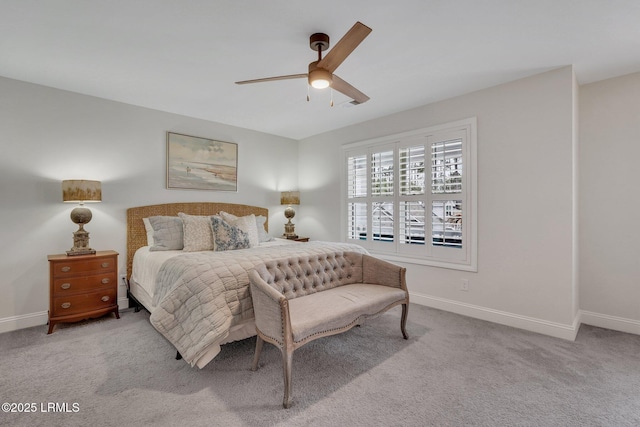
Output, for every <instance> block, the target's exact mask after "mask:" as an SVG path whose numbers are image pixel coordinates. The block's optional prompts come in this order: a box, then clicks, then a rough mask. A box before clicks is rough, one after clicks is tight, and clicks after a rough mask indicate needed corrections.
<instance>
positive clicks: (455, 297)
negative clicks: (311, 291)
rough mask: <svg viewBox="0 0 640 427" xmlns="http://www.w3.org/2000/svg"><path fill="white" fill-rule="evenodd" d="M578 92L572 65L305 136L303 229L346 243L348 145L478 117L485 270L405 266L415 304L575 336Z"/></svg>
mask: <svg viewBox="0 0 640 427" xmlns="http://www.w3.org/2000/svg"><path fill="white" fill-rule="evenodd" d="M575 90H576V87H575V85H574V74H573V70H572V68H571V67H566V68H562V69H558V70H555V71H551V72H547V73H543V74H540V75H537V76H533V77H530V78H526V79H523V80H518V81H515V82H512V83H508V84H504V85H500V86H497V87H493V88H489V89H486V90H482V91H478V92H475V93H471V94H468V95H465V96H460V97H457V98H453V99H449V100H446V101H443V102H438V103H435V104H432V105H427V106H424V107H420V108H416V109H413V110H409V111H405V112H402V113H398V114H395V115H392V116H388V117H383V118H380V119H378V120H375V121H370V122H366V123H361V124H359V125H355V126H350V127H347V128H343V129H340V130H337V131H334V132H329V133H326V134H322V135H318V136H316V137H312V138H308V139H306V140H304V141H302V142H301V145H300V148H299V152H300V170H299V176H300V191H301V192H302V194H303V195H302V198H303V204H302V205H301V209H300V212H301V213H300V219H299V220H298V222H299V229H301V230H304V232H305V233H308V234H311V235H312V236H313V237H316V238H322V239H327V240H339V239H342V236H341V235H340V233H339V231H338V230H339V226H340V212H339V208H338V207H339V206H340V167H341V163H340V146H341V145H342V144H345V143H350V142H355V141H360V140H366V139H370V138H376V137H380V136H383V135H390V134H395V133H399V132H404V131H409V130H413V129H419V128H422V127H426V126H431V125H437V124H442V123H446V122H451V121H455V120H460V119H464V118H467V117H473V116H475V117H477V120H478V194H477V196H478V224H479V225H478V242H479V243H478V272H477V273H468V272H462V271H456V270H449V269H444V268H435V267H425V266H421V265H416V264H406V266H407V268H408V280H409V290H410V292H411V293H412V298H413V301H414V302H418V303H423V304H426V305H431V306H434V307H439V308H443V309H446V310H451V311H455V312H459V313H462V314H467V315H472V316H475V317H479V318H484V319H487V320H492V321H496V322H500V323H505V324H510V325H513V326H518V327H523V328H526V329H530V330H534V331H539V332H543V333H548V334H551V335H555V336H561V337H565V338H572V337H573V335H574V334H575V331H576V325H575V322H576V309H575V289H574V284H575V277H574V276H575V274H576V268H575V260H574V253H575V251H576V249H577V248H576V245H577V240H576V238H575V234H576V231H577V228H576V227H574V224H575V221H576V219H575V216H574V199H575V197H576V194H575V192H576V189H577V186H576V185H575V177H574V169H573V168H574V151H575V135H574V134H575V129H574V128H575V126H574V120H575V119H574V108H573V105H574V102H575ZM463 278H464V279H468V280H469V292H461V291H460V283H461V279H463Z"/></svg>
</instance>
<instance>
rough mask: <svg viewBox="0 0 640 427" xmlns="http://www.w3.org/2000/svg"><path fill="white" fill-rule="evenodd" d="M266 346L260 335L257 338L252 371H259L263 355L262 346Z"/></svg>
mask: <svg viewBox="0 0 640 427" xmlns="http://www.w3.org/2000/svg"><path fill="white" fill-rule="evenodd" d="M263 344H264V340H263V339H262V338H260V335H257V336H256V352H255V354H254V356H253V365H252V366H251V370H252V371H255V370H257V369H258V361H259V360H260V354H261V353H262V345H263Z"/></svg>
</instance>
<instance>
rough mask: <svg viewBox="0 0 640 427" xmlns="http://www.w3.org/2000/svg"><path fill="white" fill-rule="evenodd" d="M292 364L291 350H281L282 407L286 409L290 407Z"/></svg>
mask: <svg viewBox="0 0 640 427" xmlns="http://www.w3.org/2000/svg"><path fill="white" fill-rule="evenodd" d="M292 362H293V350H291V351H287V350H285V349H284V348H283V349H282V367H283V371H284V399H283V400H282V406H283V407H284V408H285V409H286V408H289V407H290V406H291V365H292Z"/></svg>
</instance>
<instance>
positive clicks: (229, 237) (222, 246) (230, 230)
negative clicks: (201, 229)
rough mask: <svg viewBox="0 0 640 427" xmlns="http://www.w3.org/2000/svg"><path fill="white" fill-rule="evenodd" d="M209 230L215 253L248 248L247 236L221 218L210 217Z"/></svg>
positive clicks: (216, 216)
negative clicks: (211, 234)
mask: <svg viewBox="0 0 640 427" xmlns="http://www.w3.org/2000/svg"><path fill="white" fill-rule="evenodd" d="M211 229H212V231H213V236H214V240H215V250H216V251H231V250H234V249H246V248H250V247H251V244H250V243H249V235H248V234H247V233H246V232H244V231H242V230H241V229H240V228H239V227H236V226H234V225H231V224H229V223H228V222H226V221H225V220H224V219H222V217H220V216H218V215H214V216H212V217H211Z"/></svg>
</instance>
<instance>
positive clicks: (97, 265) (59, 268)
mask: <svg viewBox="0 0 640 427" xmlns="http://www.w3.org/2000/svg"><path fill="white" fill-rule="evenodd" d="M116 259H117V258H115V257H113V258H101V259H90V260H83V261H75V260H73V258H71V259H70V260H69V261H64V262H56V263H55V264H54V266H53V276H54V277H63V276H70V275H77V274H78V273H84V272H87V271H89V272H91V273H103V272H104V273H108V272H112V271H116V264H117V261H116Z"/></svg>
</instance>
